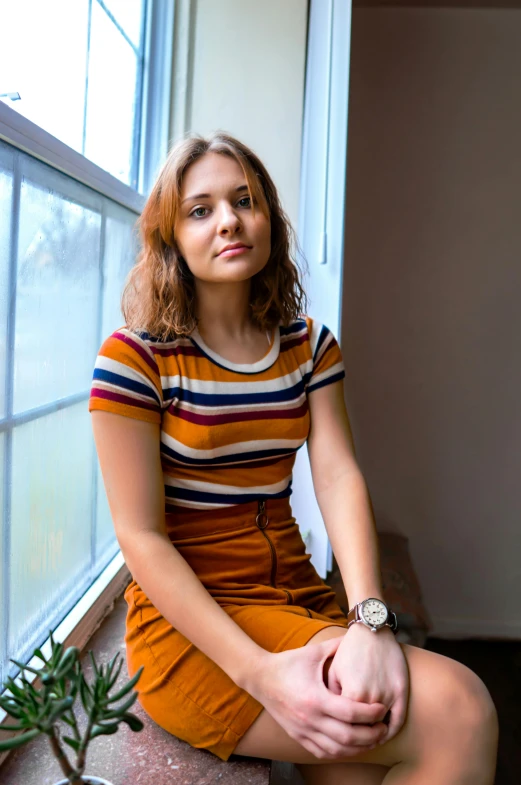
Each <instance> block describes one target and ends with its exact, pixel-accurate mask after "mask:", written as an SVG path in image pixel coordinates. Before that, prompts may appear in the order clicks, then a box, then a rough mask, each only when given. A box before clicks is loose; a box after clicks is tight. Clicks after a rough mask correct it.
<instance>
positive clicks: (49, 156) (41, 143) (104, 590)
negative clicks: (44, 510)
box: [0, 0, 175, 764]
mask: <svg viewBox="0 0 521 785" xmlns="http://www.w3.org/2000/svg"><path fill="white" fill-rule="evenodd" d="M174 14H175V2H174V1H172V2H170V0H169V2H163V1H162V0H147V6H146V17H145V55H144V56H145V63H144V74H145V79H144V83H143V94H142V107H141V124H140V125H141V127H140V155H139V175H138V184H139V190H135V189H133V188H131V187H130V186H129V185H127V184H125V183H123V182H122V181H121V180H118V179H117V178H116V177H114V176H113V175H111V174H110V173H109V172H107V171H105V170H104V169H101V167H99V166H98V165H97V164H95V163H93V162H92V161H90V160H89V159H88V158H86V157H85V156H83V155H81V153H78V152H77V151H76V150H73V149H72V148H71V147H69V146H68V145H66V144H65V143H64V142H62V141H60V140H59V139H57V138H56V137H54V136H53V135H52V134H50V133H48V132H47V131H45V130H44V129H43V128H41V127H40V126H38V125H37V124H36V123H33V122H32V121H31V120H28V119H27V118H26V117H24V116H23V115H21V114H19V113H18V112H16V111H15V110H14V109H12V108H11V107H9V105H8V104H7V103H4V102H3V101H0V139H2V140H4V141H5V142H7V143H8V144H10V145H12V146H13V147H15V148H17V149H19V150H22V151H24V152H25V153H28V154H29V155H31V156H33V157H35V158H37V159H39V160H40V161H42V162H44V163H46V164H48V165H50V166H51V167H52V168H54V169H56V170H58V171H60V172H63V173H64V174H66V175H68V176H70V177H71V178H73V179H74V180H77V181H78V182H80V183H83V184H84V185H86V186H89V187H90V188H92V189H94V190H95V191H97V192H98V193H100V194H102V195H103V196H105V197H107V198H108V199H111V200H113V201H114V202H117V203H118V204H120V205H123V206H124V207H126V208H128V209H130V210H132V211H133V212H134V213H135V214H136V216H137V215H139V213H140V212H141V210H142V209H143V206H144V203H145V195H146V194H147V193H148V191H149V190H150V188H151V186H152V184H153V179H154V177H155V175H156V173H157V169H158V168H159V166H160V164H161V163H162V162H163V161H164V159H165V157H166V154H167V152H168V140H169V130H170V129H169V121H170V103H171V86H172V84H171V83H172V72H173V69H172V56H173V40H174ZM129 579H130V574H129V572H128V569H127V568H126V566H125V564H124V561H123V557H122V554H121V552H120V551H118V553H116V555H115V556H114V557H113V559H112V560H111V561H110V562H109V564H108V565H107V567H106V568H105V569H104V570H103V572H102V573H101V574H100V575H99V577H98V578H97V579H96V580H95V582H94V584H92V586H91V587H90V588H89V589H88V590H87V591H86V593H85V594H84V595H83V597H82V598H81V599H80V600H79V601H78V603H77V604H76V605H75V606H74V607H73V608H72V609H71V611H70V612H69V613H68V614H67V616H66V617H65V618H64V619H63V621H62V622H61V623H60V625H59V626H58V628H57V629H56V631H55V638H56V640H58V641H62V642H64V643H66V645H78V646H80V647H82V646H84V645H85V643H86V641H87V640H88V639H89V637H90V636H91V634H92V632H93V631H94V630H95V629H96V627H97V626H98V625H99V623H100V621H101V619H103V618H104V616H106V615H107V613H109V612H110V610H111V608H112V604H113V601H114V599H115V598H116V597H117V596H118V595H119V594H120V593H121V591H122V589H123V588H124V586H125V585H126V584H127V583H128V581H129ZM48 645H49V642H48V641H46V642H45V643H44V644H43V646H44V647H45V646H48ZM5 720H6V716H5V712H2V711H1V710H0V725H1V724H4V722H5ZM7 720H8V718H7ZM5 757H6V753H4V754H3V755H0V764H1V763H2V761H3V759H4V758H5Z"/></svg>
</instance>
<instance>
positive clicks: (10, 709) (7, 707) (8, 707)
mask: <svg viewBox="0 0 521 785" xmlns="http://www.w3.org/2000/svg"><path fill="white" fill-rule="evenodd" d="M0 708H1V709H3V710H4V711H5V712H7V714H9V715H10V716H11V717H14V718H15V720H18V719H20V717H21V716H22V712H21V711H20V708H19V706H18V705H17V704H16V703H15V702H14V701H11V700H7V699H6V698H2V699H1V700H0Z"/></svg>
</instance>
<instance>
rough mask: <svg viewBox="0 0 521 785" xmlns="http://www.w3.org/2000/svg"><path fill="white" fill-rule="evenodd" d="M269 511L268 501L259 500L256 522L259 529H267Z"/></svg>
mask: <svg viewBox="0 0 521 785" xmlns="http://www.w3.org/2000/svg"><path fill="white" fill-rule="evenodd" d="M269 522H270V521H269V518H268V513H267V512H266V502H265V501H264V500H262V501H260V500H259V506H258V512H257V515H256V516H255V523H256V524H257V526H258V527H259V529H265V528H266V526H267V525H268V523H269Z"/></svg>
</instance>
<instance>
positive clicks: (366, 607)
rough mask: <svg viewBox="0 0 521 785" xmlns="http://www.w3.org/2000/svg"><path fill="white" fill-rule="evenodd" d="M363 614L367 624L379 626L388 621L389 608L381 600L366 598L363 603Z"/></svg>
mask: <svg viewBox="0 0 521 785" xmlns="http://www.w3.org/2000/svg"><path fill="white" fill-rule="evenodd" d="M361 616H362V618H363V619H364V621H365V622H367V624H370V625H371V626H372V627H378V626H380V625H382V624H385V622H386V621H387V608H386V607H385V605H384V603H383V602H382V601H381V600H373V599H369V600H365V601H364V602H363V603H362V608H361Z"/></svg>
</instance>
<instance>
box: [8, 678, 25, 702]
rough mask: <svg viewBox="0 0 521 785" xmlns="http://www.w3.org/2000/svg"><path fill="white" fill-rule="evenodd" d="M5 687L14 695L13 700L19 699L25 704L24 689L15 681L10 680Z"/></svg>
mask: <svg viewBox="0 0 521 785" xmlns="http://www.w3.org/2000/svg"><path fill="white" fill-rule="evenodd" d="M5 686H6V687H7V689H8V690H9V692H11V693H12V695H13V698H18V699H19V700H20V701H22V702H23V703H25V700H24V699H25V693H24V691H23V690H22V688H21V687H20V686H19V685H18V684H17V683H16V682H15V681H14V679H11V678H9V679H8V680H7V682H6V685H5Z"/></svg>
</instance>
